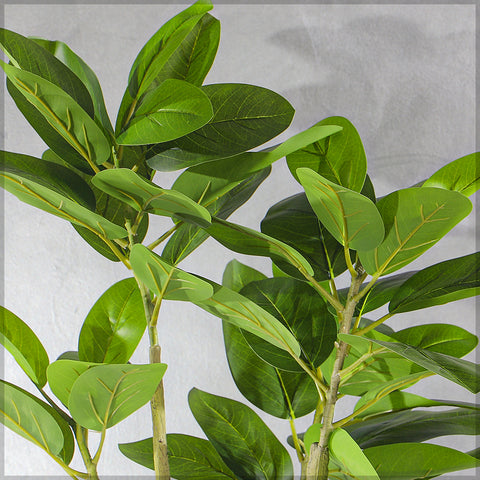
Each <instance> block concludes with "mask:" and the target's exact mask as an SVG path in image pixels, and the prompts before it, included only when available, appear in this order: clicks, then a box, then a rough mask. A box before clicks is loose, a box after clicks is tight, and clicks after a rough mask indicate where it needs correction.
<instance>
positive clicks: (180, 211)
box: [92, 168, 210, 226]
mask: <svg viewBox="0 0 480 480" xmlns="http://www.w3.org/2000/svg"><path fill="white" fill-rule="evenodd" d="M92 183H93V184H94V185H95V186H96V187H97V188H99V189H100V190H103V191H104V192H106V193H107V194H108V195H111V196H112V197H114V198H117V199H118V200H121V201H122V202H125V203H126V204H127V205H130V206H131V207H132V208H133V209H135V210H136V211H138V212H146V213H153V214H155V215H163V216H168V217H172V216H175V217H179V218H181V219H183V220H185V221H190V222H194V223H198V224H200V225H202V226H205V225H209V221H210V214H209V213H208V211H207V210H206V209H205V208H204V207H202V206H200V205H198V204H196V203H195V202H193V201H192V200H190V199H189V198H188V197H186V196H185V195H183V194H181V193H179V192H176V191H174V190H165V189H163V188H160V187H159V186H157V185H155V184H154V183H152V182H150V181H148V180H146V179H144V178H142V177H140V176H139V175H137V174H136V173H135V172H134V171H132V170H130V169H128V168H116V169H110V170H103V171H101V172H99V173H97V174H96V175H95V176H94V177H93V179H92Z"/></svg>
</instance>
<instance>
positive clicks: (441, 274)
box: [388, 252, 480, 313]
mask: <svg viewBox="0 0 480 480" xmlns="http://www.w3.org/2000/svg"><path fill="white" fill-rule="evenodd" d="M479 259H480V252H477V253H473V254H471V255H465V256H464V257H459V258H454V259H452V260H447V261H445V262H441V263H437V264H436V265H432V266H430V267H427V268H425V269H423V270H421V271H419V272H417V273H416V274H415V275H413V276H412V277H411V278H409V279H408V280H407V281H406V282H404V283H403V284H402V285H401V287H400V288H398V289H397V291H396V292H395V295H393V298H392V299H391V301H390V304H389V306H388V310H389V312H390V313H400V312H409V311H412V310H420V309H421V308H427V307H432V306H434V305H443V304H445V303H448V302H453V301H455V300H460V299H462V298H468V297H472V296H475V295H478V294H479V293H480V289H479V287H480V278H479Z"/></svg>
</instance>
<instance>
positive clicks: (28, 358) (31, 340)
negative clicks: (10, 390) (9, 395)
mask: <svg viewBox="0 0 480 480" xmlns="http://www.w3.org/2000/svg"><path fill="white" fill-rule="evenodd" d="M0 343H1V344H2V345H3V346H4V347H5V348H6V349H7V350H8V351H9V352H10V353H11V354H12V355H13V358H14V359H15V361H16V362H17V363H18V365H20V367H21V368H22V370H23V371H24V372H25V373H26V374H27V375H28V376H29V377H30V379H31V380H32V382H34V383H35V384H36V385H38V386H39V387H40V388H42V387H43V386H44V385H45V383H46V382H47V374H46V371H47V367H48V364H49V363H50V362H49V360H48V355H47V352H46V351H45V348H44V347H43V345H42V344H41V343H40V340H39V339H38V338H37V336H36V335H35V333H34V332H33V331H32V329H31V328H30V327H29V326H28V325H27V324H26V323H25V322H24V321H23V320H20V318H18V317H17V316H16V315H15V314H13V313H12V312H10V311H9V310H7V309H6V308H4V307H0Z"/></svg>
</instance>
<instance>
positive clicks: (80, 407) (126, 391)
mask: <svg viewBox="0 0 480 480" xmlns="http://www.w3.org/2000/svg"><path fill="white" fill-rule="evenodd" d="M166 369H167V366H166V365H165V364H163V363H154V364H150V365H100V366H98V367H95V368H91V369H89V370H87V371H85V372H84V373H82V375H80V376H79V377H78V379H77V380H76V381H75V383H74V384H73V387H72V391H71V393H70V398H69V400H68V409H69V410H70V413H71V414H72V417H73V419H74V420H75V421H76V422H77V423H79V424H80V425H82V426H83V427H85V428H88V429H90V430H98V431H101V430H104V429H106V428H110V427H112V426H113V425H116V424H117V423H118V422H121V421H122V420H123V419H125V418H126V417H128V416H129V415H130V414H132V413H133V412H135V411H136V410H138V409H139V408H140V407H142V406H143V405H145V404H146V403H147V402H148V401H150V399H151V398H152V396H153V394H154V393H155V390H156V389H157V387H158V384H159V383H160V381H161V380H162V377H163V375H164V373H165V370H166Z"/></svg>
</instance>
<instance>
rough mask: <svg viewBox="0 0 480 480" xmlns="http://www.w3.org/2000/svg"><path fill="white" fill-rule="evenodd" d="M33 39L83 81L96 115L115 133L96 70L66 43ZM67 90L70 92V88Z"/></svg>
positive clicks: (108, 129) (107, 128)
mask: <svg viewBox="0 0 480 480" xmlns="http://www.w3.org/2000/svg"><path fill="white" fill-rule="evenodd" d="M31 40H33V41H34V42H35V43H37V44H38V45H40V46H42V47H43V48H45V49H46V50H48V51H49V52H50V53H51V54H52V55H54V56H55V58H57V59H58V60H60V61H61V62H62V63H63V64H64V65H66V66H67V67H68V68H69V69H70V70H71V71H72V72H73V73H74V74H75V75H76V76H77V77H78V78H79V79H80V80H81V81H82V83H83V85H84V86H85V87H86V89H87V90H88V93H89V94H90V97H91V99H92V101H93V108H94V117H95V118H96V119H98V121H99V122H100V124H101V125H102V126H103V128H105V130H107V131H109V132H112V133H113V128H112V124H111V122H110V118H109V117H108V113H107V109H106V107H105V101H104V99H103V93H102V88H101V86H100V83H99V81H98V78H97V76H96V75H95V72H94V71H93V70H92V69H91V68H90V67H89V66H88V65H87V64H86V63H85V62H84V61H83V60H82V59H81V58H80V57H79V56H78V55H77V54H76V53H75V52H73V51H72V50H71V49H70V47H69V46H68V45H66V44H65V43H63V42H59V41H51V40H45V39H43V38H32V39H31ZM33 73H35V72H33ZM64 90H65V88H64ZM65 91H67V93H68V90H65ZM72 96H73V95H72Z"/></svg>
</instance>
